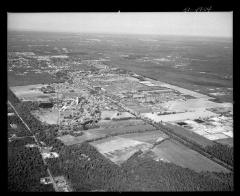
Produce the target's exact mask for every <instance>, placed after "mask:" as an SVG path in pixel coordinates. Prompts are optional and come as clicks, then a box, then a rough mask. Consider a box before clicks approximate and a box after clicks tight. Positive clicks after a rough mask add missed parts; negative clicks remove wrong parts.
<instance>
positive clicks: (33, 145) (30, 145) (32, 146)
mask: <svg viewBox="0 0 240 196" xmlns="http://www.w3.org/2000/svg"><path fill="white" fill-rule="evenodd" d="M25 147H27V148H35V147H38V146H37V145H36V144H26V145H25Z"/></svg>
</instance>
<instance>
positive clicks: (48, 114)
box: [31, 109, 59, 124]
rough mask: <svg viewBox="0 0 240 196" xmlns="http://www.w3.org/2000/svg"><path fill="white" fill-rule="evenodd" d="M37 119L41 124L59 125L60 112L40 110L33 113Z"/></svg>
mask: <svg viewBox="0 0 240 196" xmlns="http://www.w3.org/2000/svg"><path fill="white" fill-rule="evenodd" d="M31 113H32V114H33V115H34V116H35V117H36V118H37V119H39V120H40V121H41V122H44V123H47V124H58V115H59V114H58V113H59V112H58V110H57V109H55V110H52V109H51V110H47V109H40V110H35V111H32V112H31Z"/></svg>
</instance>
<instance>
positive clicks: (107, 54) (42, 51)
mask: <svg viewBox="0 0 240 196" xmlns="http://www.w3.org/2000/svg"><path fill="white" fill-rule="evenodd" d="M8 34H9V36H8V85H9V86H10V88H11V89H12V90H13V92H14V93H15V94H16V96H17V97H18V98H20V100H21V101H51V102H53V103H54V106H53V108H52V109H40V108H39V109H38V110H36V109H34V110H33V111H31V113H32V114H33V115H34V116H35V117H37V119H38V120H39V121H41V122H43V123H42V124H41V123H40V122H39V121H38V120H36V119H35V118H33V117H32V116H30V114H26V112H25V113H24V111H22V113H23V114H24V118H26V119H27V122H28V123H29V126H30V127H31V129H33V130H34V131H36V132H38V133H40V134H39V138H41V139H42V140H43V141H44V142H45V141H46V143H47V144H49V145H54V148H55V147H56V149H57V150H58V151H59V154H60V159H58V161H59V162H58V161H56V162H57V164H55V165H58V167H56V168H55V167H54V164H53V165H51V169H53V170H54V169H55V172H56V173H58V172H59V171H61V172H59V174H58V175H59V176H62V175H64V177H65V178H66V179H67V180H70V181H71V184H72V185H73V187H74V190H75V191H84V190H87V191H91V190H102V189H103V190H107V191H108V190H114V191H116V190H118V191H122V190H130V191H134V190H145V191H146V190H147V191H149V190H150V191H153V190H168V191H169V190H209V189H210V190H230V189H232V185H229V184H228V183H229V181H228V180H229V179H228V177H229V176H230V177H231V173H230V171H229V170H227V169H225V168H224V167H222V166H220V165H218V164H217V163H215V162H213V161H211V160H210V159H208V158H206V157H204V156H202V155H201V154H199V153H198V152H196V151H194V150H191V149H190V148H188V147H186V146H184V145H182V144H180V143H178V142H176V141H174V140H173V139H170V138H169V137H168V136H167V135H166V134H164V133H163V132H162V131H161V130H158V129H156V128H155V127H153V126H152V125H150V124H147V123H145V122H144V121H143V120H140V119H137V118H136V117H135V116H133V115H132V114H130V113H129V112H126V111H131V112H133V113H134V114H136V116H141V117H144V118H145V119H150V120H152V121H155V122H161V121H163V124H164V126H165V127H168V128H171V130H172V131H173V132H174V133H175V134H176V135H181V136H182V137H184V138H185V139H186V140H191V141H193V142H195V143H196V144H199V145H200V146H202V147H203V148H205V147H206V148H209V149H208V150H209V151H211V152H212V155H213V156H214V153H216V154H217V156H216V157H217V158H219V157H220V158H221V157H224V158H223V159H224V160H227V161H229V162H230V161H231V155H230V154H231V153H228V152H232V148H227V147H226V146H221V145H219V144H218V145H215V146H214V144H216V143H221V144H227V145H228V146H232V145H233V142H232V141H233V140H232V138H233V128H232V126H233V121H232V108H233V104H232V103H233V98H232V93H233V92H232V91H233V84H232V81H233V79H232V74H233V73H232V41H231V40H228V39H220V38H219V39H218V38H197V37H195V38H191V37H174V36H150V35H149V36H147V35H146V36H140V35H105V34H102V35H97V34H65V33H59V34H58V33H56V34H54V33H41V32H35V33H34V32H9V33H8ZM99 68H100V70H99ZM103 68H104V69H103ZM119 68H122V69H119ZM153 79H156V80H153ZM157 80H160V81H157ZM53 81H54V83H53V84H51V85H52V86H53V88H54V89H56V87H60V88H57V89H59V90H60V91H61V92H60V93H59V94H57V95H59V97H58V96H57V100H59V99H58V98H60V103H59V102H58V101H56V93H53V94H46V93H43V92H41V91H40V90H39V89H40V88H41V87H42V86H43V84H46V83H52V82H53ZM57 83H58V84H57ZM23 85H26V86H23ZM105 95H106V97H104V96H105ZM83 96H84V98H83ZM107 97H109V98H111V99H113V100H115V101H118V102H119V103H121V105H123V107H122V108H121V107H120V106H118V105H114V103H110V102H111V101H110V99H109V100H107ZM50 98H51V99H50ZM82 98H83V99H82ZM23 103H25V105H24V107H22V106H23V105H21V104H23ZM23 103H18V106H19V109H22V110H25V111H26V109H27V107H28V105H27V104H28V103H27V102H23ZM30 104H31V103H30ZM34 104H35V105H38V103H36V102H35V103H32V105H31V108H32V107H34V106H35V105H34ZM43 105H44V104H43ZM119 105H120V104H119ZM59 106H60V107H61V110H62V111H61V117H60V118H61V119H60V120H62V121H61V122H62V123H61V125H62V126H61V127H60V130H57V128H56V127H57V126H56V127H54V126H52V125H53V124H57V123H58V120H59V119H58V115H59V112H58V110H57V107H59ZM123 108H125V109H126V111H124V110H125V109H123ZM101 112H102V113H101ZM139 113H140V114H139ZM222 115H223V117H224V118H225V116H227V119H226V118H225V119H224V118H222V117H221V116H222ZM220 117H221V118H222V119H221V120H217V119H219V118H220ZM196 120H198V122H196ZM220 121H221V122H220ZM73 122H74V123H73ZM69 123H72V125H76V126H74V127H73V126H72V127H71V126H70V125H69ZM91 123H92V124H93V125H92V124H91ZM89 124H90V125H89ZM15 125H17V127H14V126H15ZM85 125H86V126H85ZM96 127H97V128H96ZM8 128H9V132H8V134H9V136H10V135H11V134H13V133H14V132H16V135H17V136H21V134H22V133H24V129H22V127H21V126H19V124H18V123H17V122H15V121H11V124H9V126H8ZM71 128H72V129H74V130H72V129H71ZM76 129H77V130H76ZM78 129H79V130H78ZM83 129H84V130H83ZM18 130H19V133H17V131H18ZM43 130H44V131H43ZM68 131H69V132H70V131H73V132H75V131H77V132H78V131H80V133H83V134H82V135H80V136H73V135H74V133H66V132H68ZM77 132H76V133H77ZM78 133H79V132H78ZM65 134H67V135H65ZM57 135H58V136H57ZM60 135H62V136H60ZM17 143H18V142H17V141H13V142H12V144H11V145H13V144H14V145H15V144H17ZM212 146H213V147H212ZM218 149H220V150H218ZM18 150H19V151H18ZM9 152H11V154H12V155H10V157H9V163H10V166H11V167H12V168H14V163H15V162H16V163H18V164H19V160H22V159H23V158H24V159H25V160H24V161H26V165H30V164H32V165H33V168H32V169H33V170H34V171H35V170H36V168H35V165H39V168H41V167H42V162H41V161H40V159H39V156H38V155H39V154H38V155H36V156H35V157H36V160H35V158H32V156H30V154H31V153H32V154H34V155H35V154H36V151H35V149H33V150H28V149H27V150H26V149H25V148H20V147H19V149H17V150H16V151H15V148H12V149H10V148H9ZM226 155H229V156H226ZM26 156H28V157H27V158H26ZM15 157H17V158H15ZM221 160H222V159H221ZM28 161H30V162H28ZM35 161H36V162H37V163H35ZM20 162H21V161H20ZM18 168H20V170H19V171H18V170H16V169H15V168H14V169H12V170H13V171H14V172H13V173H11V177H13V176H14V174H15V173H16V174H17V176H21V167H18ZM26 168H27V167H26ZM26 168H24V169H22V170H23V171H25V170H26ZM29 168H30V167H29ZM29 171H31V170H29ZM39 171H40V170H39ZM41 171H44V172H45V170H41ZM11 172H12V171H11ZM18 172H20V173H18ZM44 172H43V174H44V175H45V173H44ZM204 172H208V173H207V174H206V173H204ZM212 172H218V173H221V174H219V175H215V173H212ZM203 173H204V174H203ZM205 174H206V175H205ZM24 175H27V178H26V179H27V180H29V178H28V177H29V176H30V175H29V172H28V171H25V174H24ZM221 175H223V179H224V178H225V177H226V179H224V180H223V179H222V177H221ZM30 177H31V176H30ZM38 177H39V175H38V174H37V179H38ZM230 177H229V178H230ZM30 179H31V178H30ZM38 180H39V179H38ZM225 180H226V181H225ZM30 181H31V180H30ZM34 183H36V186H38V183H39V181H38V182H37V181H35V180H34ZM24 186H25V185H24ZM33 186H34V185H33Z"/></svg>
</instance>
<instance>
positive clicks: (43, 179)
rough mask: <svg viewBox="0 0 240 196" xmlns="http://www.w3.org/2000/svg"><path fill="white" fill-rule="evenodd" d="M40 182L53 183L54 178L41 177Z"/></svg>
mask: <svg viewBox="0 0 240 196" xmlns="http://www.w3.org/2000/svg"><path fill="white" fill-rule="evenodd" d="M40 183H42V184H51V183H52V180H51V178H50V177H44V178H41V179H40Z"/></svg>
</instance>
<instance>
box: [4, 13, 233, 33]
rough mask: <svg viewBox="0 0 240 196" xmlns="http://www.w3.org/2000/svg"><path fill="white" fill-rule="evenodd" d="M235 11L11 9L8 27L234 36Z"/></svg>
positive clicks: (57, 30) (62, 30)
mask: <svg viewBox="0 0 240 196" xmlns="http://www.w3.org/2000/svg"><path fill="white" fill-rule="evenodd" d="M232 16H233V14H232V12H135V13H131V12H129V13H127V12H115V13H104V12H100V13H94V12H89V13H87V12H86V13H8V30H27V31H49V32H74V33H82V32H83V33H118V34H119V33H120V34H125V33H126V34H158V35H185V36H213V37H232V25H233V24H232V23H233V19H232Z"/></svg>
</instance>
